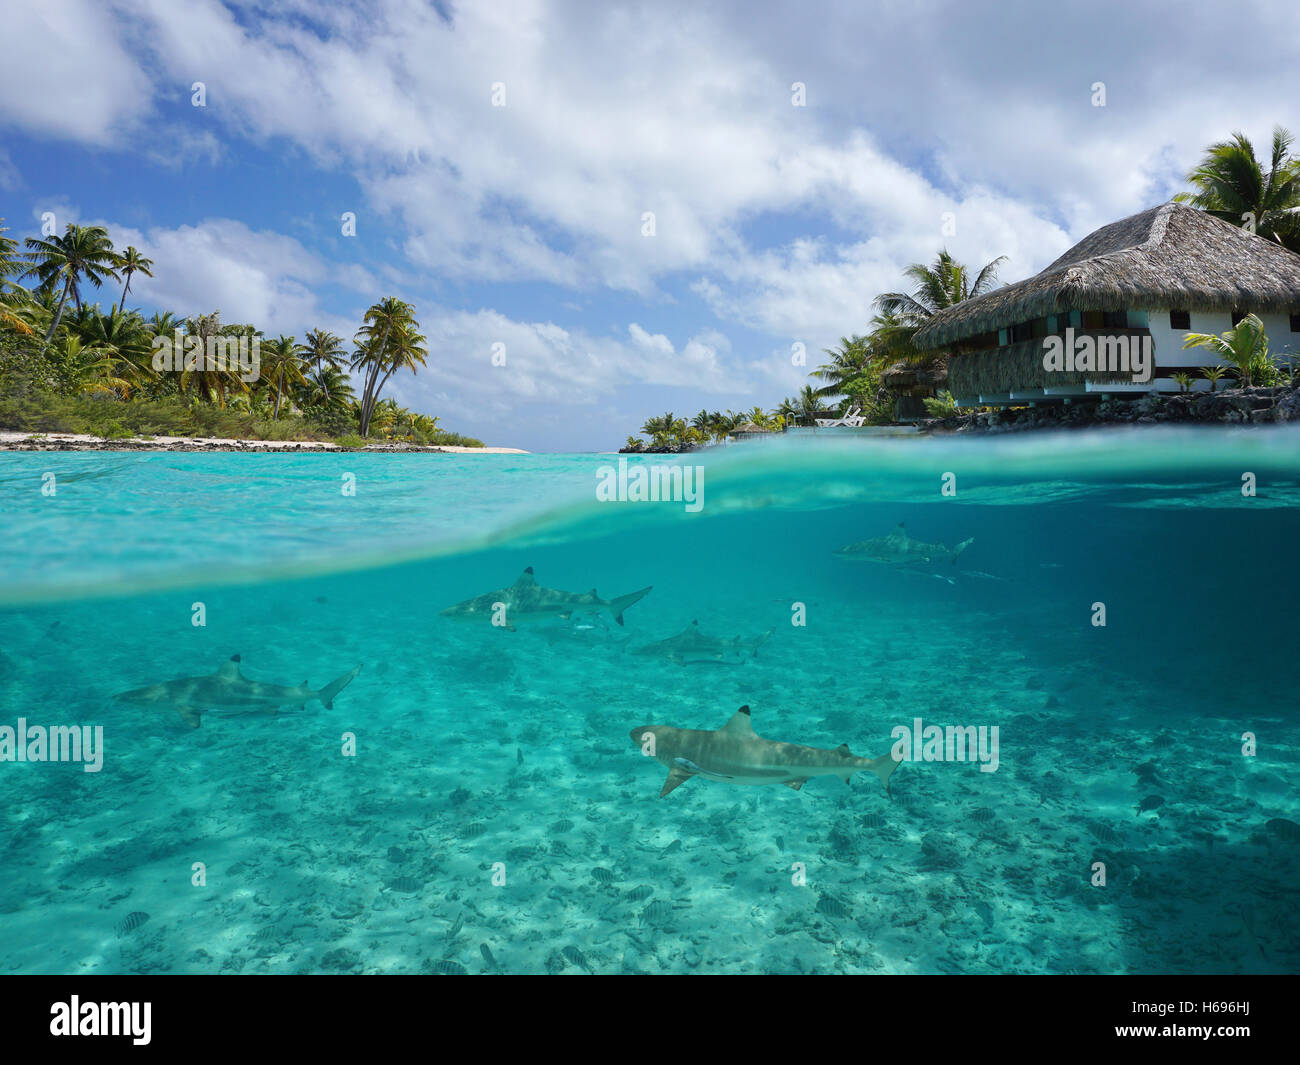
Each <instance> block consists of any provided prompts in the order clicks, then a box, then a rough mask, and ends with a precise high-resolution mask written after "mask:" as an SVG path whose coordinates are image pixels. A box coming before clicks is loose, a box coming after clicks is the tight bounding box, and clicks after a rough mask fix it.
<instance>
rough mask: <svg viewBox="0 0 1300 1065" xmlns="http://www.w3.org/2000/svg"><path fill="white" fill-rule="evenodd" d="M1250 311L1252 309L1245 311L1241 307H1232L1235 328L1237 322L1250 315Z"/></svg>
mask: <svg viewBox="0 0 1300 1065" xmlns="http://www.w3.org/2000/svg"><path fill="white" fill-rule="evenodd" d="M1249 313H1250V311H1243V310H1242V309H1241V308H1240V307H1233V308H1232V325H1233V328H1236V325H1237V323H1238V322H1240V321H1241V320H1242V319H1243V318H1245V317H1246V315H1248V314H1249Z"/></svg>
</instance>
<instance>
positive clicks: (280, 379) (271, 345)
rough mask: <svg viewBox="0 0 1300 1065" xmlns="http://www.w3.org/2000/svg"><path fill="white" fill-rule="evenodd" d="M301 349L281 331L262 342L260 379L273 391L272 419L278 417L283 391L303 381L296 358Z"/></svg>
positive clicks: (299, 362) (299, 361)
mask: <svg viewBox="0 0 1300 1065" xmlns="http://www.w3.org/2000/svg"><path fill="white" fill-rule="evenodd" d="M301 351H302V348H301V347H300V346H299V344H298V341H297V340H296V339H294V338H293V337H287V336H285V335H284V334H283V333H281V334H280V336H278V337H277V338H276V339H275V340H267V341H263V342H262V345H261V352H262V354H261V360H262V380H264V381H265V382H266V387H267V388H269V389H271V390H272V391H274V392H275V404H274V406H272V408H271V420H272V421H276V420H278V419H279V417H280V402H281V400H283V399H284V396H285V393H286V392H288V391H289V390H290V389H291V388H292V387H293V386H294V385H300V384H303V383H304V379H303V375H302V362H301V360H300V359H299V358H298V355H299V353H300V352H301Z"/></svg>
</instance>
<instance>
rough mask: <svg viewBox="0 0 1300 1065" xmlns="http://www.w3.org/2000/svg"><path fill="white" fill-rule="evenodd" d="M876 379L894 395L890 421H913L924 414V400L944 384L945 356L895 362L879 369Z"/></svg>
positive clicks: (946, 365)
mask: <svg viewBox="0 0 1300 1065" xmlns="http://www.w3.org/2000/svg"><path fill="white" fill-rule="evenodd" d="M880 383H881V385H883V386H884V387H885V389H887V390H888V391H889V393H890V394H891V395H892V396H893V397H894V421H896V422H914V421H917V420H918V419H921V418H924V417H926V411H925V400H927V399H930V398H932V397H934V396H937V395H938V394H939V392H940V391H941V390H942V389H944V388H946V387H947V386H948V356H947V355H938V356H931V357H930V358H927V359H924V360H919V361H915V362H910V361H909V362H896V363H894V364H893V365H892V366H890V367H889V368H888V369H887V370H884V371H883V372H882V373H881V375H880Z"/></svg>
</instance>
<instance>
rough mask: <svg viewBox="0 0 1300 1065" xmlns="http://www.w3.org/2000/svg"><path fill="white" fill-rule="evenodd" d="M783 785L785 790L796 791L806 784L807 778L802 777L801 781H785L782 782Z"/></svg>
mask: <svg viewBox="0 0 1300 1065" xmlns="http://www.w3.org/2000/svg"><path fill="white" fill-rule="evenodd" d="M783 783H784V784H785V786H786V787H787V788H790V789H791V790H792V791H798V790H799V789H800V788H802V787H803V786H804V785H805V784H807V783H808V778H807V777H804V778H803V780H786V781H783Z"/></svg>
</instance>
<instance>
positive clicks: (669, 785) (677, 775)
mask: <svg viewBox="0 0 1300 1065" xmlns="http://www.w3.org/2000/svg"><path fill="white" fill-rule="evenodd" d="M693 776H695V774H694V773H691V772H689V771H687V770H685V769H683V768H682V767H681V766H676V765H675V766H673V767H672V768H671V769H670V770H668V779H667V780H665V781H664V786H663V789H662V790H661V791H660V792H659V798H661V799H662V798H663V797H664V796H665V795H667V794H668V793H669V792H670V791H672V790H674V789H675V788H678V787H680V786H681V785H682V784H685V783H686V782H687V781H688V780H690V779H691V777H693Z"/></svg>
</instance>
